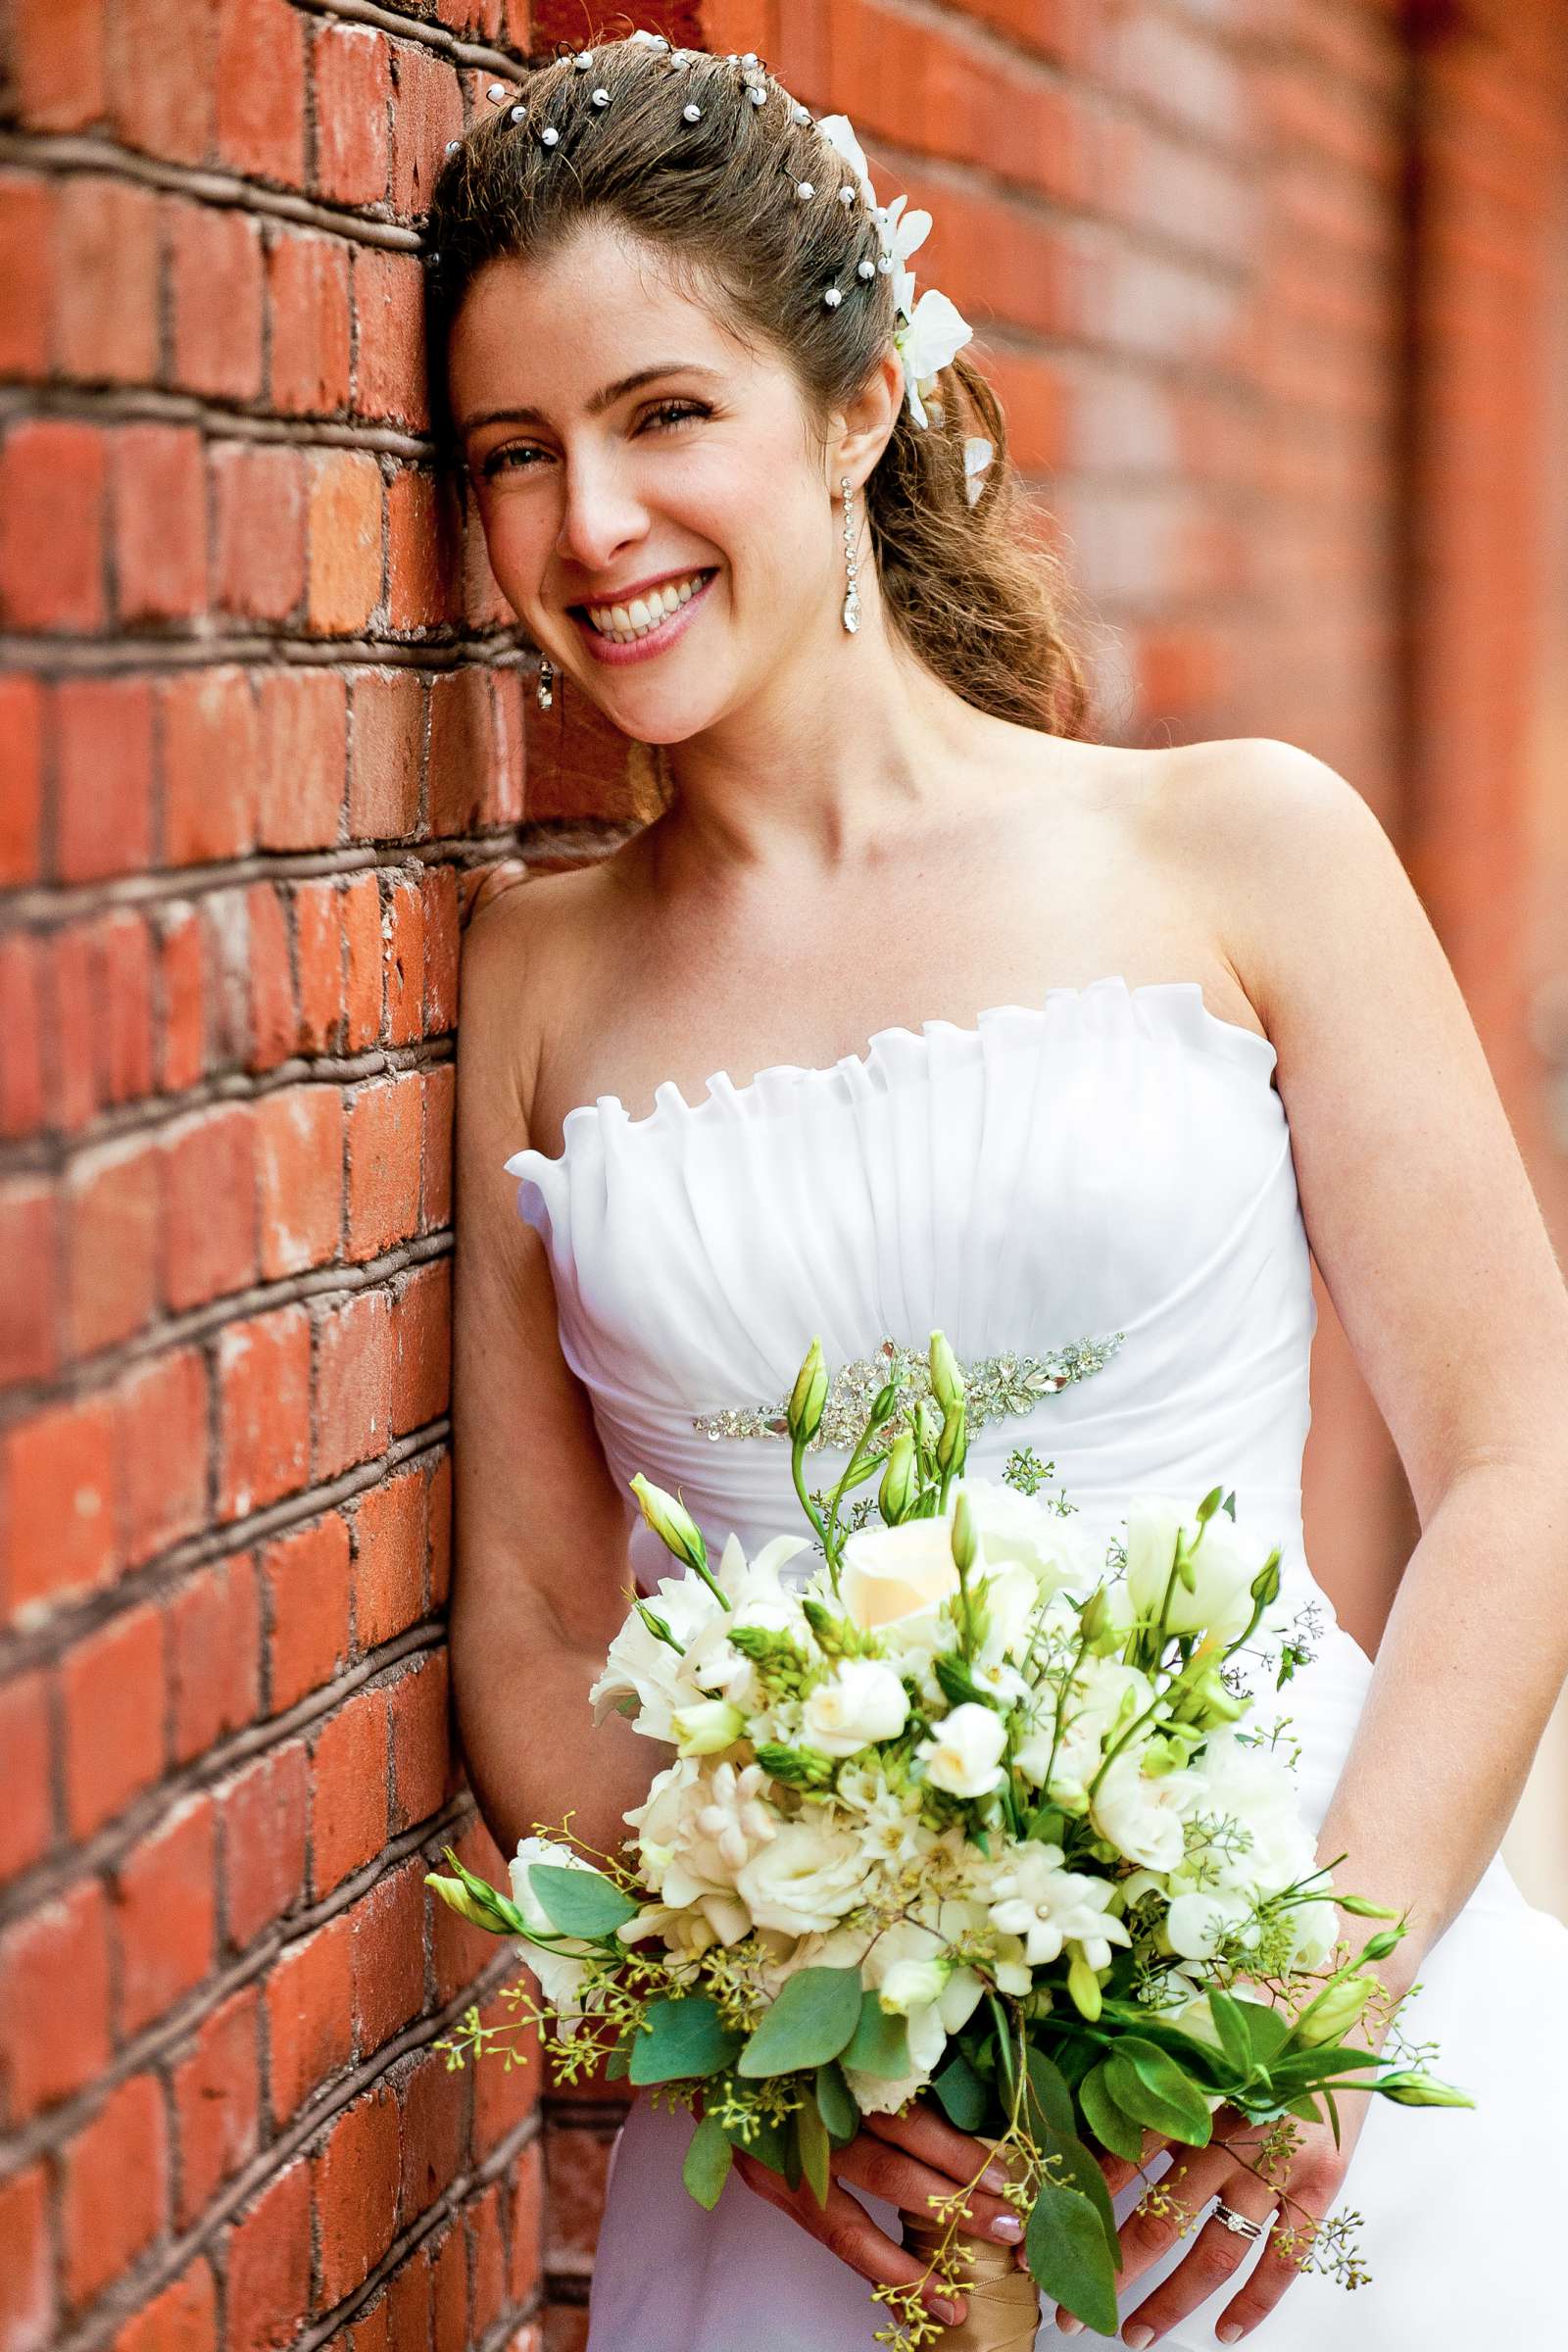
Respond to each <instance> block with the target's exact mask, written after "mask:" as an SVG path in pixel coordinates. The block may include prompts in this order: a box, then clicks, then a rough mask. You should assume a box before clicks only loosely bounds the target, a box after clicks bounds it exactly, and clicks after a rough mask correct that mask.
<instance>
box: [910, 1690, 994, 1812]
mask: <svg viewBox="0 0 1568 2352" xmlns="http://www.w3.org/2000/svg"><path fill="white" fill-rule="evenodd" d="M1006 1745H1007V1727H1006V1725H1005V1723H1004V1721H1003V1719H1002V1717H1001V1716H1000V1715H999V1714H997V1712H996V1710H995V1709H994V1708H992V1707H986V1706H982V1705H981V1704H980V1702H979V1701H978V1700H977V1699H966V1700H965V1702H964V1703H963V1705H962V1706H960V1707H955V1708H954V1710H953V1712H952V1714H951V1715H945V1716H944V1717H943V1719H942V1721H941V1722H940V1723H939V1724H937V1725H936V1726H935V1728H934V1729H933V1731H932V1732H931V1734H930V1737H929V1738H928V1739H925V1740H921V1742H920V1744H919V1746H918V1747H917V1748H916V1749H915V1754H916V1755H917V1756H918V1757H919V1759H920V1761H921V1763H923V1764H924V1766H925V1777H926V1779H927V1780H928V1781H929V1782H930V1783H931V1784H932V1786H933V1788H937V1789H946V1790H947V1792H948V1794H949V1795H950V1796H986V1795H989V1793H990V1792H991V1790H992V1789H995V1788H996V1787H997V1785H998V1784H999V1782H1000V1781H1001V1780H1002V1778H1003V1767H1002V1758H1003V1755H1004V1753H1005V1749H1006Z"/></svg>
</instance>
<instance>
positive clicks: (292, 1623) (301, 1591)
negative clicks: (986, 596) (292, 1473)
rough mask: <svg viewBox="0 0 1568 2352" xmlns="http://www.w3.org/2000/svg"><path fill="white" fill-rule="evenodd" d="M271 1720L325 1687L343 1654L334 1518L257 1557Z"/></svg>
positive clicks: (344, 1610)
mask: <svg viewBox="0 0 1568 2352" xmlns="http://www.w3.org/2000/svg"><path fill="white" fill-rule="evenodd" d="M262 1581H263V1585H264V1588H265V1591H266V1593H267V1619H268V1626H269V1629H270V1630H269V1635H268V1676H269V1685H268V1688H269V1694H270V1700H271V1705H272V1711H273V1713H274V1714H277V1713H281V1711H282V1710H283V1709H284V1708H285V1707H292V1706H293V1705H295V1704H296V1703H297V1701H298V1700H300V1699H302V1698H303V1697H305V1695H306V1693H307V1692H308V1691H316V1690H319V1688H320V1686H321V1685H322V1684H323V1683H329V1682H330V1681H331V1680H332V1677H333V1676H334V1675H335V1674H337V1673H339V1672H340V1671H341V1669H342V1667H343V1666H344V1664H345V1662H346V1661H347V1658H348V1653H349V1531H348V1527H347V1525H346V1523H345V1522H344V1521H343V1520H342V1519H341V1518H339V1517H338V1515H337V1514H336V1513H335V1512H334V1513H333V1514H332V1515H331V1516H330V1517H328V1518H325V1519H322V1520H320V1521H319V1522H318V1523H317V1524H316V1525H315V1526H314V1527H307V1528H302V1529H300V1530H298V1531H297V1532H296V1533H293V1534H290V1535H287V1536H285V1537H283V1538H281V1539H280V1540H279V1541H278V1542H277V1543H275V1544H270V1545H269V1547H268V1548H267V1550H266V1551H264V1552H263V1554H262Z"/></svg>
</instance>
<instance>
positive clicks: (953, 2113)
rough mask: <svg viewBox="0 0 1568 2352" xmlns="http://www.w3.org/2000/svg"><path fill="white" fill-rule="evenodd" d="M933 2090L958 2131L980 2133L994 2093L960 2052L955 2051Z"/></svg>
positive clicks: (934, 2083)
mask: <svg viewBox="0 0 1568 2352" xmlns="http://www.w3.org/2000/svg"><path fill="white" fill-rule="evenodd" d="M931 2087H932V2089H933V2090H934V2091H935V2092H936V2094H937V2097H938V2098H939V2099H940V2100H941V2102H942V2112H943V2114H944V2115H945V2116H946V2117H947V2119H948V2121H949V2123H950V2124H952V2126H953V2127H954V2129H955V2131H979V2129H980V2127H981V2125H982V2124H983V2123H984V2122H985V2119H986V2111H987V2109H988V2108H989V2107H990V2105H991V2093H990V2091H989V2090H988V2089H987V2087H986V2085H985V2083H984V2082H981V2080H980V2077H979V2076H978V2075H977V2074H976V2073H975V2071H974V2068H973V2067H972V2066H971V2065H970V2064H969V2061H968V2059H967V2058H966V2057H965V2056H964V2054H963V2052H962V2051H961V2050H955V2051H954V2053H953V2056H952V2057H951V2058H950V2059H949V2060H948V2063H947V2065H946V2066H945V2067H944V2068H943V2069H942V2072H941V2074H940V2075H938V2076H937V2077H936V2078H935V2080H934V2081H933V2082H932V2084H931Z"/></svg>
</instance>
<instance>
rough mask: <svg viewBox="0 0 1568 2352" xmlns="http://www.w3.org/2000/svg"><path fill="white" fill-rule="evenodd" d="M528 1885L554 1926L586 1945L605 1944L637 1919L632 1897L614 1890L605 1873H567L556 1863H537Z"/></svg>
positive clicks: (531, 1870) (585, 1871) (532, 1867)
mask: <svg viewBox="0 0 1568 2352" xmlns="http://www.w3.org/2000/svg"><path fill="white" fill-rule="evenodd" d="M528 1883H529V1885H530V1886H531V1887H532V1888H533V1890H534V1893H535V1894H536V1895H537V1896H538V1898H539V1900H540V1902H541V1904H542V1905H543V1906H544V1910H545V1913H546V1916H547V1917H548V1918H549V1921H550V1924H551V1926H552V1927H554V1928H556V1929H559V1931H560V1933H561V1934H562V1935H563V1936H582V1937H583V1938H584V1940H585V1941H586V1942H589V1943H602V1942H604V1941H605V1939H606V1938H607V1937H609V1936H613V1934H614V1933H615V1930H616V1929H617V1928H619V1927H624V1925H625V1923H626V1921H627V1920H628V1919H635V1918H636V1916H637V1905H636V1904H635V1903H634V1902H633V1901H632V1899H631V1897H630V1895H626V1894H622V1893H621V1891H620V1888H619V1887H613V1886H612V1885H611V1882H610V1881H609V1879H607V1878H606V1877H605V1876H604V1874H603V1873H602V1872H601V1871H597V1870H565V1869H563V1868H562V1866H561V1865H560V1864H559V1863H556V1862H535V1863H533V1864H531V1865H530V1867H529V1871H528Z"/></svg>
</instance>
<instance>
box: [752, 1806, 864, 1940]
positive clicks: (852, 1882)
mask: <svg viewBox="0 0 1568 2352" xmlns="http://www.w3.org/2000/svg"><path fill="white" fill-rule="evenodd" d="M867 1868H868V1865H867V1862H866V1856H865V1848H864V1846H863V1845H862V1843H861V1841H860V1839H859V1838H858V1837H856V1836H855V1834H854V1832H853V1831H851V1830H849V1829H846V1828H845V1827H844V1826H843V1824H841V1823H839V1822H835V1821H834V1820H833V1819H832V1818H831V1816H830V1815H829V1814H828V1813H827V1812H826V1811H825V1810H822V1811H816V1812H812V1813H807V1814H803V1815H802V1817H801V1818H800V1820H798V1821H786V1822H783V1823H781V1824H780V1827H779V1832H778V1836H777V1837H776V1838H773V1839H772V1840H771V1842H770V1843H769V1844H767V1845H764V1846H763V1847H762V1848H761V1849H760V1851H759V1852H758V1853H755V1854H754V1855H753V1856H752V1858H751V1860H750V1861H749V1862H748V1863H747V1864H746V1865H745V1867H744V1869H742V1870H739V1871H737V1872H736V1874H735V1891H736V1893H737V1894H738V1895H739V1896H740V1898H741V1900H742V1902H743V1903H744V1904H745V1905H746V1908H747V1909H748V1911H750V1913H751V1915H752V1917H753V1919H755V1920H756V1922H757V1924H758V1926H759V1927H761V1928H780V1929H783V1930H784V1931H785V1933H786V1934H788V1935H792V1936H806V1935H809V1934H810V1933H811V1932H812V1931H813V1930H818V1931H820V1930H823V1929H827V1928H831V1927H833V1926H835V1925H836V1923H837V1922H838V1921H839V1920H841V1919H842V1918H843V1917H844V1915H845V1913H846V1912H847V1911H851V1910H853V1909H854V1907H855V1905H856V1904H857V1903H858V1901H859V1900H860V1898H861V1895H862V1894H863V1892H864V1889H865V1882H866V1875H867Z"/></svg>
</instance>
